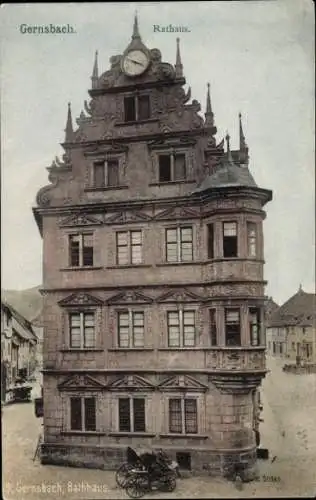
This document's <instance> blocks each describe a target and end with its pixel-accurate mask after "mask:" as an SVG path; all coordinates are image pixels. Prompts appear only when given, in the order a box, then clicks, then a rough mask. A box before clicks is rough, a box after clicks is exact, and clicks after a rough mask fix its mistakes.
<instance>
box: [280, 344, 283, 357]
mask: <svg viewBox="0 0 316 500" xmlns="http://www.w3.org/2000/svg"><path fill="white" fill-rule="evenodd" d="M280 354H283V342H280Z"/></svg>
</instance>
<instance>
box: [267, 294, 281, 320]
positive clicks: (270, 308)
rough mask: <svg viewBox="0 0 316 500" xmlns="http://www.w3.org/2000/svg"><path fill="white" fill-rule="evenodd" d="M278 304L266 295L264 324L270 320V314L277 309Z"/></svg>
mask: <svg viewBox="0 0 316 500" xmlns="http://www.w3.org/2000/svg"><path fill="white" fill-rule="evenodd" d="M279 307H280V306H279V305H278V304H277V303H276V302H274V300H273V298H272V297H266V300H265V320H266V324H267V323H268V321H269V320H270V318H271V316H272V315H273V314H274V313H275V312H276V311H277V310H278V309H279Z"/></svg>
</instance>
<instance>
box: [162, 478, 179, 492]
mask: <svg viewBox="0 0 316 500" xmlns="http://www.w3.org/2000/svg"><path fill="white" fill-rule="evenodd" d="M176 487H177V481H176V478H175V476H169V477H168V478H167V479H166V482H165V484H164V491H170V492H171V491H174V490H175V489H176Z"/></svg>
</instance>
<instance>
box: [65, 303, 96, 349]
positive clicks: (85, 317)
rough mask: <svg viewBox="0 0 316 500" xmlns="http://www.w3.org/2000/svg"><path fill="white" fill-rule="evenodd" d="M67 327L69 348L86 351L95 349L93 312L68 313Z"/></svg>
mask: <svg viewBox="0 0 316 500" xmlns="http://www.w3.org/2000/svg"><path fill="white" fill-rule="evenodd" d="M69 325H70V347H71V348H74V349H87V348H93V347H95V331H94V313H93V312H79V313H70V314H69Z"/></svg>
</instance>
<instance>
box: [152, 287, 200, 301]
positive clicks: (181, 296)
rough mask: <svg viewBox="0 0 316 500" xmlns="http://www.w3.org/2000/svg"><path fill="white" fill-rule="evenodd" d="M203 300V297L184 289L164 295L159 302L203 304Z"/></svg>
mask: <svg viewBox="0 0 316 500" xmlns="http://www.w3.org/2000/svg"><path fill="white" fill-rule="evenodd" d="M202 300H203V297H200V296H199V295H196V294H195V293H193V292H190V291H189V290H186V289H185V288H183V289H181V290H170V291H169V292H165V293H163V294H162V295H161V296H160V297H158V299H157V302H201V301H202Z"/></svg>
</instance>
